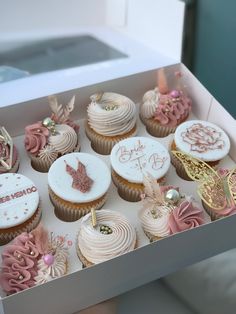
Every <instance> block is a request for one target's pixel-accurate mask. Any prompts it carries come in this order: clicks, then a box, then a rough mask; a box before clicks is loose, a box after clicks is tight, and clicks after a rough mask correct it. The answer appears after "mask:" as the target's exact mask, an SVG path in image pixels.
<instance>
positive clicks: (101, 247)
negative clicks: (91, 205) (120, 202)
mask: <svg viewBox="0 0 236 314" xmlns="http://www.w3.org/2000/svg"><path fill="white" fill-rule="evenodd" d="M96 219H97V225H96V227H93V224H92V217H91V213H89V214H87V215H86V216H85V217H84V218H83V219H82V222H81V227H80V231H79V234H78V248H79V250H80V251H81V254H82V255H83V257H84V258H85V259H86V260H87V261H89V262H90V263H92V264H98V263H101V262H104V261H107V260H109V259H111V258H114V257H116V256H119V255H122V254H125V253H128V252H130V251H132V250H134V248H135V246H136V241H137V239H136V232H135V229H134V227H133V226H132V225H131V224H130V223H129V222H128V220H127V219H126V218H125V217H124V216H123V215H121V214H120V213H118V212H115V211H111V210H104V209H103V210H100V211H96ZM103 228H105V231H103ZM106 230H108V231H107V232H106Z"/></svg>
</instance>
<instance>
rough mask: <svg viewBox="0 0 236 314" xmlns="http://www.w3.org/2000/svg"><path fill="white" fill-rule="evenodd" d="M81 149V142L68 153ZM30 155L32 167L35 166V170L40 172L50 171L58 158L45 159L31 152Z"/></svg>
mask: <svg viewBox="0 0 236 314" xmlns="http://www.w3.org/2000/svg"><path fill="white" fill-rule="evenodd" d="M79 151H80V144H79V143H78V144H77V146H76V147H75V149H74V150H73V151H71V152H68V153H67V154H69V153H73V152H79ZM29 157H30V159H31V166H32V168H34V170H36V171H39V172H43V173H45V172H48V170H49V168H50V167H51V165H52V164H53V162H54V161H55V160H56V159H55V160H53V161H45V160H42V159H40V158H38V157H35V156H33V155H31V154H29ZM59 157H61V155H60V154H59V156H58V158H59Z"/></svg>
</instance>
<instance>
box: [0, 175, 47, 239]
mask: <svg viewBox="0 0 236 314" xmlns="http://www.w3.org/2000/svg"><path fill="white" fill-rule="evenodd" d="M41 214H42V210H41V208H40V204H39V193H38V190H37V188H36V186H35V184H34V183H33V182H32V181H31V180H30V179H29V178H27V177H25V176H23V175H21V174H16V173H5V174H1V175H0V245H3V244H6V243H8V242H9V241H11V240H12V239H14V238H15V237H16V236H18V235H19V234H21V233H22V232H30V231H31V230H33V229H34V228H35V227H36V226H37V225H38V223H39V221H40V219H41Z"/></svg>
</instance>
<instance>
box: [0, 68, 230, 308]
mask: <svg viewBox="0 0 236 314" xmlns="http://www.w3.org/2000/svg"><path fill="white" fill-rule="evenodd" d="M166 70H167V73H168V75H169V77H171V75H173V73H174V72H175V71H176V70H180V71H181V72H182V73H183V75H184V81H185V85H187V90H188V92H189V95H190V97H191V98H192V99H193V114H192V117H197V118H200V119H204V120H209V121H212V122H214V123H216V124H217V125H219V126H221V127H222V128H223V129H225V130H226V131H227V133H228V134H229V136H230V139H231V151H230V155H231V157H230V156H228V157H226V158H224V160H222V162H221V165H222V166H227V167H230V168H232V166H233V165H234V162H235V152H236V141H235V138H234V134H235V130H236V122H235V120H234V119H233V118H232V117H231V116H230V115H229V114H228V113H227V112H226V111H225V110H224V109H223V107H221V105H220V104H219V103H217V102H216V100H215V99H214V98H213V96H212V95H210V94H209V92H208V91H207V90H206V89H205V88H204V87H203V86H202V85H201V84H200V82H199V81H197V80H196V78H194V76H193V75H192V74H191V73H190V72H189V71H188V70H187V69H186V67H185V66H184V65H182V64H177V65H174V66H170V67H168V68H167V69H166ZM156 78H157V71H156V70H152V71H148V72H144V73H140V74H135V75H132V76H129V77H124V78H120V79H116V80H112V81H107V82H103V83H100V84H96V85H91V86H87V87H83V88H78V89H74V90H70V91H68V92H64V93H61V94H58V99H59V101H60V102H63V103H65V102H67V101H68V100H69V99H70V97H71V96H72V95H73V94H75V95H76V107H75V110H74V113H73V114H74V119H76V120H79V124H80V126H81V128H80V142H81V151H82V152H88V153H92V154H95V155H97V156H98V157H99V158H101V159H103V160H104V161H105V162H106V163H107V164H108V165H109V156H102V155H99V154H96V153H95V152H94V151H93V150H92V148H91V146H90V142H89V140H88V139H87V137H86V136H85V134H84V127H83V124H84V122H83V119H84V118H85V117H86V106H87V104H88V103H89V96H90V95H91V94H93V93H95V92H97V91H101V90H102V91H113V92H118V93H121V94H124V95H126V96H128V97H130V98H131V99H133V100H134V101H136V102H137V105H138V103H139V102H140V101H141V99H142V95H143V93H144V92H145V91H147V90H148V89H152V88H153V87H154V86H155V85H156ZM26 112H27V114H26ZM49 112H50V109H49V106H48V102H47V99H46V98H45V97H44V98H41V99H37V100H34V101H30V102H25V103H21V104H16V105H12V106H9V107H5V108H1V109H0V114H1V115H0V117H1V121H0V122H1V124H3V125H5V127H6V128H7V129H8V131H9V132H10V133H11V134H13V135H14V136H15V139H14V140H15V144H16V146H17V147H18V149H19V151H20V156H21V164H20V169H19V173H22V174H24V175H26V176H28V177H29V178H31V179H32V180H33V181H34V182H35V184H36V186H37V187H38V189H39V193H40V196H41V200H42V208H43V217H42V222H43V224H44V225H45V227H47V228H48V229H49V230H50V231H53V232H55V234H60V235H64V234H68V239H70V240H72V241H73V244H75V239H76V235H77V233H78V230H79V226H80V221H76V222H71V223H68V222H63V221H60V220H59V219H57V218H56V216H55V215H54V212H53V206H52V204H51V202H50V200H49V197H48V190H47V174H45V173H39V172H37V171H35V170H33V169H32V167H31V165H30V161H29V158H28V156H27V154H26V152H25V149H24V145H23V138H24V136H23V135H22V134H23V132H24V127H25V126H26V125H27V124H31V123H32V122H34V121H38V120H42V119H43V118H44V117H46V116H48V114H49ZM138 135H142V136H148V137H150V135H149V134H148V133H147V132H146V130H145V127H144V125H143V124H142V123H141V122H140V121H139V122H138ZM171 139H172V135H170V136H168V137H166V138H159V139H158V140H159V141H160V142H161V143H163V144H164V145H165V146H167V147H168V145H169V143H170V141H171ZM232 158H233V159H234V161H233V159H232ZM167 183H169V184H173V185H177V186H180V188H181V190H182V191H183V192H184V193H186V194H190V195H193V196H195V197H196V199H199V198H198V196H197V194H196V191H195V189H196V183H194V182H187V181H184V180H182V179H181V178H179V177H178V176H177V175H176V172H175V169H174V168H173V166H171V168H170V170H169V172H168V175H167ZM108 195H109V196H108V200H107V202H106V204H105V205H104V206H103V208H108V209H112V210H117V211H120V212H122V213H123V214H124V215H125V216H127V218H128V219H129V220H130V222H131V223H132V224H133V225H134V226H135V228H136V230H137V235H138V245H139V248H138V249H136V250H135V251H134V252H131V253H128V254H125V255H123V256H120V257H117V258H114V259H112V260H110V261H107V262H105V263H101V264H99V265H95V266H93V267H90V268H88V269H82V265H81V262H80V261H79V259H78V257H77V255H76V250H75V246H74V245H73V246H72V247H71V249H70V262H69V274H68V275H67V276H64V277H62V278H59V279H56V280H53V281H51V282H49V283H47V284H43V285H40V286H37V287H34V288H31V289H28V290H25V291H23V292H20V293H17V294H15V295H12V296H9V297H4V293H3V292H1V296H2V301H1V302H0V313H5V314H8V313H9V314H10V313H15V312H16V311H18V312H19V313H24V314H30V313H35V314H38V313H42V311H44V312H47V313H52V314H53V313H57V314H60V313H61V314H66V313H68V314H69V313H72V312H75V311H78V310H79V309H82V308H85V307H88V306H90V305H93V304H96V303H98V302H100V301H102V300H105V299H108V298H110V297H113V296H115V295H118V294H120V293H122V292H124V291H127V290H129V289H131V288H134V287H136V286H138V285H141V284H144V283H146V282H148V281H151V280H154V279H156V278H159V277H160V276H163V275H165V274H168V273H170V272H172V271H175V270H177V269H179V268H181V267H183V266H186V265H190V264H192V263H194V262H197V261H200V260H202V259H204V258H206V257H209V256H212V255H214V254H217V253H219V252H221V251H224V250H227V249H229V248H231V247H233V245H234V243H233V240H231V238H230V235H231V234H233V231H234V223H235V217H233V216H232V217H228V218H224V219H221V220H220V221H216V222H213V223H209V224H206V225H204V226H201V227H198V228H195V229H193V230H189V231H185V232H182V233H179V234H176V235H173V236H170V237H168V238H165V239H163V240H160V241H158V242H155V243H153V244H149V240H148V239H147V237H146V236H145V234H144V232H143V231H142V228H141V225H140V223H139V221H138V217H137V213H138V211H139V209H140V207H141V204H140V202H137V203H131V202H127V201H124V200H122V199H121V198H120V197H119V195H118V193H117V190H116V188H115V187H114V185H113V184H112V185H111V187H110V189H109V193H108ZM222 232H223V234H222ZM206 237H207V239H208V241H206ZM232 238H233V236H232ZM206 242H207V243H206ZM3 248H4V247H1V249H0V251H2V249H3ZM101 282H102V283H103V284H102V286H101ZM48 295H50V298H49V297H48ZM1 307H2V309H1ZM1 311H2V312H1Z"/></svg>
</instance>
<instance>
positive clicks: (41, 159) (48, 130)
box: [25, 96, 80, 172]
mask: <svg viewBox="0 0 236 314" xmlns="http://www.w3.org/2000/svg"><path fill="white" fill-rule="evenodd" d="M74 102H75V97H72V99H71V100H70V102H69V103H68V104H67V105H66V106H65V107H63V106H62V105H59V104H58V102H57V99H56V97H55V96H50V97H49V104H50V107H51V109H52V114H51V117H50V118H49V117H48V118H45V119H43V121H39V122H36V123H34V124H32V125H28V126H26V128H25V148H26V151H27V153H28V155H29V157H30V159H31V165H32V167H33V168H34V169H35V170H37V171H40V172H47V171H48V170H49V168H50V166H51V165H52V163H53V162H54V161H55V160H56V159H57V158H58V157H60V156H62V155H65V154H68V153H71V152H74V151H79V150H80V144H79V140H78V131H79V126H78V125H77V124H75V123H74V122H73V121H72V120H71V119H70V117H69V116H70V113H71V112H72V111H73V109H74Z"/></svg>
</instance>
